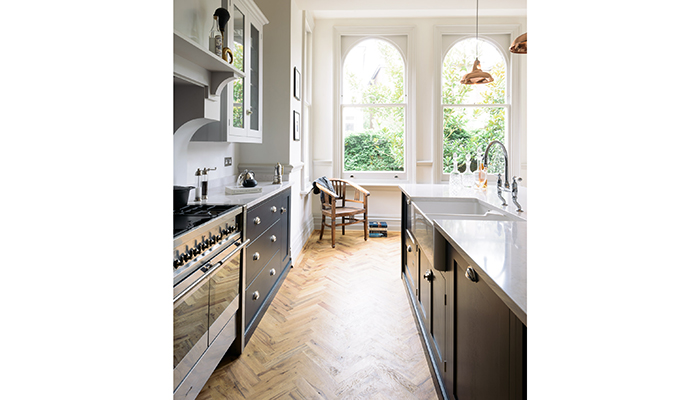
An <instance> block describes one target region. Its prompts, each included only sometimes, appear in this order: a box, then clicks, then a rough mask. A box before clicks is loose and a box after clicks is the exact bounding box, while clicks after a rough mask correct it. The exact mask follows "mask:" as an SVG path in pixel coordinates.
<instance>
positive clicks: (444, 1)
mask: <svg viewBox="0 0 700 400" xmlns="http://www.w3.org/2000/svg"><path fill="white" fill-rule="evenodd" d="M296 3H297V5H298V6H299V8H301V9H304V10H311V11H312V12H313V14H314V17H315V18H357V17H363V18H390V17H406V18H410V17H450V16H459V17H461V16H474V15H475V10H476V0H296ZM526 15H527V0H479V16H485V17H486V16H526Z"/></svg>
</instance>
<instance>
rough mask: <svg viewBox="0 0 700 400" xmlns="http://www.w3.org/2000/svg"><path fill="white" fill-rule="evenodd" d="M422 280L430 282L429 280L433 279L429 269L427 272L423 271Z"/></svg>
mask: <svg viewBox="0 0 700 400" xmlns="http://www.w3.org/2000/svg"><path fill="white" fill-rule="evenodd" d="M423 279H425V280H426V281H428V282H430V280H431V279H433V270H432V269H429V270H427V271H425V274H423Z"/></svg>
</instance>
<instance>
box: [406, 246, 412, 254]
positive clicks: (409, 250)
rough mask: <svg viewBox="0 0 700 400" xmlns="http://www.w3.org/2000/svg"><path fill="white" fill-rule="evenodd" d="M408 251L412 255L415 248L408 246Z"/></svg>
mask: <svg viewBox="0 0 700 400" xmlns="http://www.w3.org/2000/svg"><path fill="white" fill-rule="evenodd" d="M406 250H407V251H408V252H409V253H410V252H412V251H413V247H411V245H408V248H407V249H406Z"/></svg>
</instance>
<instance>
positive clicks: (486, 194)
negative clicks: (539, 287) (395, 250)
mask: <svg viewBox="0 0 700 400" xmlns="http://www.w3.org/2000/svg"><path fill="white" fill-rule="evenodd" d="M400 188H401V190H402V191H403V192H404V193H405V194H406V195H407V196H408V197H410V198H411V200H412V201H413V200H420V199H425V200H427V199H433V200H435V199H441V198H442V199H455V198H477V199H479V200H481V201H484V202H486V203H489V204H490V205H491V206H494V207H496V208H498V209H500V210H503V211H505V212H507V213H509V214H514V215H518V216H520V217H521V218H524V219H527V196H526V194H527V189H526V188H523V187H519V192H518V203H520V205H521V206H522V208H523V210H524V212H520V213H518V212H517V211H516V208H517V207H515V206H513V202H512V200H511V197H510V196H511V193H510V192H504V193H503V197H504V198H505V199H506V202H507V203H508V205H507V206H505V207H502V206H501V201H500V200H499V199H498V195H497V194H496V189H495V188H493V187H489V188H488V189H487V190H485V191H481V190H473V189H471V188H461V189H460V190H457V191H455V190H454V189H453V190H450V187H449V185H446V184H442V185H432V184H412V185H400ZM433 223H434V225H435V229H436V230H437V231H438V232H439V233H440V234H441V235H442V236H443V237H444V238H445V239H446V240H447V241H448V242H449V243H450V245H451V246H452V247H453V248H454V249H455V250H457V252H458V253H460V254H461V255H462V256H463V257H464V258H465V259H467V261H469V262H470V266H471V267H473V268H474V269H475V270H476V272H477V274H478V275H479V277H480V278H481V279H483V281H484V282H486V284H488V285H489V287H491V288H492V289H493V291H494V292H495V293H496V295H498V297H499V298H500V299H501V300H502V301H503V302H504V303H505V304H506V305H507V306H508V307H509V308H510V309H511V310H512V311H513V313H514V314H515V315H516V316H517V317H518V318H519V319H520V320H521V321H522V322H523V323H524V324H525V325H527V222H526V221H517V222H516V221H487V220H463V219H460V220H456V219H435V220H433ZM471 262H473V263H474V264H475V265H472V263H471Z"/></svg>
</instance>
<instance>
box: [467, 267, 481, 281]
mask: <svg viewBox="0 0 700 400" xmlns="http://www.w3.org/2000/svg"><path fill="white" fill-rule="evenodd" d="M464 275H466V277H467V278H469V280H470V281H472V282H478V281H479V275H477V274H476V271H474V268H472V267H469V268H467V273H466V274H464Z"/></svg>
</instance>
